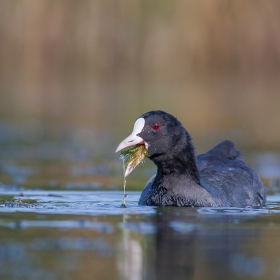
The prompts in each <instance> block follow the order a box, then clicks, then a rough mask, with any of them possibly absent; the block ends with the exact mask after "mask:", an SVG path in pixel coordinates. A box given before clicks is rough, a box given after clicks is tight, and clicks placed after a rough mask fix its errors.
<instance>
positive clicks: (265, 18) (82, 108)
mask: <svg viewBox="0 0 280 280" xmlns="http://www.w3.org/2000/svg"><path fill="white" fill-rule="evenodd" d="M279 26H280V2H279V1H277V0H275V1H271V0H268V1H260V0H247V1H243V0H235V1H230V0H215V1H202V0H196V1H186V0H175V1H166V0H161V1H150V0H149V1H148V0H142V1H138V0H133V1H125V0H118V1H112V0H100V1H97V0H94V1H89V0H82V1H74V0H73V1H70V0H13V1H11V0H0V100H1V101H0V122H1V123H2V126H3V123H7V122H8V123H17V124H22V125H26V124H27V126H29V127H31V130H30V131H31V132H32V133H33V134H34V135H35V136H36V137H37V138H38V137H39V138H40V137H41V134H43V132H42V131H45V127H47V126H49V127H51V126H53V125H61V126H64V125H66V126H67V125H68V126H69V125H70V126H76V127H81V128H85V129H86V130H87V131H88V130H90V131H95V130H108V131H111V132H112V135H111V136H110V137H113V138H114V139H115V140H114V143H115V141H116V144H118V142H119V141H120V140H122V139H123V138H124V137H125V136H127V134H128V133H129V132H130V131H131V129H132V126H133V124H134V121H135V119H136V118H137V117H138V116H139V115H141V114H142V113H144V112H146V111H149V110H155V109H161V110H165V111H167V112H169V113H171V114H173V115H175V116H176V117H177V118H179V120H180V121H181V122H182V123H183V124H184V126H185V127H186V128H187V129H188V130H189V132H190V133H191V134H192V136H193V138H194V140H195V143H196V144H197V145H198V147H199V148H203V147H205V148H209V147H210V146H212V145H214V144H215V143H217V142H219V141H221V140H222V139H232V140H234V141H235V142H236V144H237V145H240V146H243V147H247V148H248V149H251V148H252V149H255V148H257V149H261V150H278V151H279V143H280V126H279V120H280V77H279V76H280V75H279V70H280V32H279ZM42 128H43V129H42ZM34 131H35V133H34ZM25 133H26V132H25ZM32 133H31V134H32ZM36 133H37V134H36ZM40 133H41V134H40ZM27 134H29V135H30V133H29V132H28V130H27ZM38 135H39V136H38ZM35 136H34V137H35ZM42 137H43V136H42Z"/></svg>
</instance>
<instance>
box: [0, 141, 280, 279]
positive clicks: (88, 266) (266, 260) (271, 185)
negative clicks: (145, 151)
mask: <svg viewBox="0 0 280 280" xmlns="http://www.w3.org/2000/svg"><path fill="white" fill-rule="evenodd" d="M0 140H1V139H0ZM11 143H12V144H7V143H6V144H5V143H4V144H5V145H4V144H3V143H2V144H3V147H4V149H1V151H0V156H1V157H0V158H1V160H0V279H42V280H43V279H47V280H55V279H135V280H137V279H173V280H175V279H207V280H209V279H279V278H280V254H279V252H280V237H279V236H280V192H279V178H280V176H279V175H280V171H279V170H280V168H279V166H280V164H279V157H278V155H276V154H273V156H271V154H261V155H260V154H253V155H252V156H251V157H250V158H248V160H249V161H250V162H251V163H252V164H253V165H254V168H256V169H257V170H258V172H260V174H261V175H262V178H263V180H264V182H265V184H266V186H267V190H268V193H269V195H268V203H267V207H266V208H263V209H253V208H250V207H247V208H242V209H241V208H207V207H206V208H177V207H149V206H138V204H137V201H138V199H139V196H140V190H141V188H142V187H143V185H144V182H145V181H146V180H147V179H148V177H149V176H150V175H151V174H153V172H154V169H153V168H152V166H151V165H149V164H145V165H143V166H141V167H139V168H138V170H136V171H135V174H132V175H131V176H129V177H128V182H127V194H128V198H127V200H126V208H124V207H121V200H122V197H123V191H122V183H123V182H122V166H121V165H122V164H121V162H120V161H118V159H117V157H114V155H113V153H109V152H108V154H106V153H104V155H103V156H102V153H101V152H100V150H99V149H97V148H96V147H94V146H91V145H87V143H85V142H83V143H79V142H78V143H72V142H69V141H66V142H62V143H59V142H58V143H56V144H53V143H52V142H41V143H38V144H37V145H22V144H19V143H13V141H11ZM103 144H104V143H103ZM104 145H105V144H104ZM107 145H108V144H107ZM105 146H106V145H105ZM108 146H110V145H108ZM105 150H106V151H108V150H109V149H108V147H107V148H106V149H105ZM271 159H273V160H271Z"/></svg>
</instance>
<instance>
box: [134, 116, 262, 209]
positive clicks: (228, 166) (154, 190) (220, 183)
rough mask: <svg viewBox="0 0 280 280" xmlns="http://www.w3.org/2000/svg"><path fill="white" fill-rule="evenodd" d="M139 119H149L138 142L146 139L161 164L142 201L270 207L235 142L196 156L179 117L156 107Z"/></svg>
mask: <svg viewBox="0 0 280 280" xmlns="http://www.w3.org/2000/svg"><path fill="white" fill-rule="evenodd" d="M140 118H142V119H144V121H143V127H141V128H142V129H141V131H139V133H137V137H138V140H137V141H138V142H139V143H140V142H141V139H142V141H143V142H142V143H145V145H146V147H147V148H148V153H149V158H150V159H151V160H152V161H153V162H154V163H155V165H156V166H157V173H156V174H155V175H154V176H153V177H152V178H151V179H150V180H149V181H148V183H147V185H146V187H145V188H144V190H143V192H142V194H141V197H140V200H139V204H140V205H162V206H168V205H170V206H187V207H202V206H211V207H246V206H252V207H261V206H265V203H266V192H265V189H264V186H263V184H262V182H261V180H260V178H259V177H258V175H257V174H256V173H255V172H254V171H253V170H252V169H250V168H249V167H248V166H247V165H246V164H245V163H244V162H243V161H242V159H241V155H240V152H239V151H237V150H236V149H235V147H234V144H233V143H232V142H231V141H228V140H226V141H223V142H221V143H219V144H218V145H217V146H215V147H214V148H212V149H211V150H210V151H208V152H207V153H205V154H202V155H198V156H197V157H196V156H195V149H194V146H193V144H192V139H191V136H190V134H189V133H188V132H187V131H186V130H185V128H184V127H183V126H182V124H181V123H180V122H179V121H178V120H177V119H176V118H175V117H173V116H172V115H170V114H167V113H165V112H163V111H151V112H148V113H146V114H143V115H142V116H140V117H139V118H138V119H140ZM139 139H140V140H139Z"/></svg>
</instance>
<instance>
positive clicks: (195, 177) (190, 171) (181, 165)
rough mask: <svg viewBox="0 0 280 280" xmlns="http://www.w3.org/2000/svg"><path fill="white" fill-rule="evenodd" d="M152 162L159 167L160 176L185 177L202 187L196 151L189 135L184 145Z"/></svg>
mask: <svg viewBox="0 0 280 280" xmlns="http://www.w3.org/2000/svg"><path fill="white" fill-rule="evenodd" d="M151 160H152V161H153V162H154V163H155V165H156V166H157V168H158V174H161V175H162V176H165V175H168V174H173V175H176V176H184V177H187V179H189V180H190V181H194V182H195V183H196V184H198V185H200V177H199V173H198V168H197V164H196V156H195V150H194V146H193V144H192V142H191V138H190V135H189V134H187V141H185V143H184V145H182V144H181V145H176V146H175V147H173V148H172V149H171V150H170V151H169V152H167V153H165V154H160V155H154V156H153V157H151Z"/></svg>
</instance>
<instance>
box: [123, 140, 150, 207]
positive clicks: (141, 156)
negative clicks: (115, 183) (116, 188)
mask: <svg viewBox="0 0 280 280" xmlns="http://www.w3.org/2000/svg"><path fill="white" fill-rule="evenodd" d="M146 157H148V150H147V149H146V146H145V145H144V144H140V145H136V146H132V147H129V148H127V149H124V150H123V151H121V153H120V159H121V160H122V162H123V180H124V183H123V199H122V207H125V199H126V198H127V194H126V193H125V187H126V177H127V176H128V175H129V174H130V173H131V172H132V171H133V170H134V169H135V168H136V167H137V165H139V164H140V163H142V162H144V160H145V158H146Z"/></svg>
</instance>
